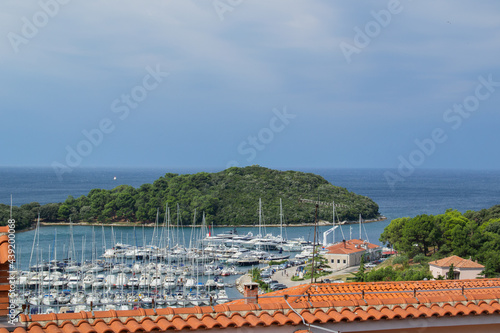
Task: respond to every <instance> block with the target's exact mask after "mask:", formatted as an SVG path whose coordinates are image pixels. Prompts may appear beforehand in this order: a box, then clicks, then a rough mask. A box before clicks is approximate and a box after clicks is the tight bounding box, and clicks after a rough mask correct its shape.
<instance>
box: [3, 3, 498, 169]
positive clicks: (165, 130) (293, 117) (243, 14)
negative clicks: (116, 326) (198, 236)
mask: <svg viewBox="0 0 500 333" xmlns="http://www.w3.org/2000/svg"><path fill="white" fill-rule="evenodd" d="M499 12H500V3H498V1H481V2H475V1H451V0H450V1H439V2H435V1H430V0H426V1H409V0H401V1H394V0H391V1H363V2H355V1H327V0H307V1H294V0H276V1H260V0H252V1H247V0H240V1H238V0H232V1H229V0H214V1H211V0H207V1H190V0H171V1H159V0H158V1H149V0H145V1H123V0H120V1H118V0H110V1H105V2H102V1H76V0H71V1H70V0H64V1H63V0H39V1H31V0H25V1H22V2H20V1H13V0H7V1H2V2H1V4H0V35H1V36H2V38H0V73H1V75H0V98H1V101H2V103H1V107H0V108H1V110H2V113H1V114H2V130H1V131H0V140H1V143H2V144H1V146H0V156H2V157H1V161H0V165H1V166H52V167H54V168H56V169H57V168H58V169H59V171H60V172H64V170H70V169H74V168H77V167H85V166H170V167H196V168H199V167H204V166H206V167H211V168H212V167H220V168H224V167H226V166H228V165H240V166H244V165H252V164H260V165H264V166H268V167H277V168H303V167H341V168H344V167H346V168H366V167H368V168H398V167H399V168H402V169H404V166H403V167H402V166H401V165H402V164H405V163H406V165H408V164H409V165H411V166H413V167H414V168H468V169H500V155H499V154H498V153H497V150H498V148H497V145H498V143H499V142H500V131H498V124H499V123H500V108H499V104H500V103H499V102H500V71H499V68H500V67H499V60H498V59H499V57H498V55H499V54H500V21H499V20H498V13H499ZM127 101H128V102H127ZM464 103H465V104H467V103H468V104H467V108H468V109H467V110H465V111H464V109H463V108H462V111H461V113H460V112H459V111H457V110H458V109H457V110H453V107H454V105H463V104H464ZM85 133H87V135H86V134H85ZM61 170H62V171H61ZM401 175H402V176H404V171H401Z"/></svg>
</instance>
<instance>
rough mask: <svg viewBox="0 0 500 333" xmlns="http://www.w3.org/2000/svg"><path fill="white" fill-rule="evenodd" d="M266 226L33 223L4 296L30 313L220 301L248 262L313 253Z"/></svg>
mask: <svg viewBox="0 0 500 333" xmlns="http://www.w3.org/2000/svg"><path fill="white" fill-rule="evenodd" d="M214 229H217V231H219V232H217V233H215V232H214ZM221 229H222V230H221ZM271 229H273V230H272V231H271V232H268V231H269V230H266V228H265V227H264V226H263V225H260V226H259V227H258V228H256V230H250V231H249V230H245V231H246V233H241V234H240V233H239V232H238V229H236V228H213V227H210V228H209V227H207V226H206V225H202V226H198V227H194V226H191V227H180V226H178V225H177V224H175V225H173V224H172V223H171V222H170V221H169V219H168V216H167V217H166V218H165V220H164V221H163V222H162V223H161V224H160V223H159V220H157V222H156V224H155V226H154V228H144V227H132V228H130V227H123V228H114V227H112V226H111V227H105V226H104V225H102V226H101V227H95V226H91V227H82V226H73V225H72V224H70V225H69V226H59V227H41V226H40V225H39V224H38V226H37V228H36V229H35V230H32V231H30V232H27V233H20V234H19V235H18V236H17V238H18V239H21V238H24V241H22V240H20V241H22V242H23V244H27V243H28V239H27V238H28V237H29V236H31V237H33V238H32V241H31V245H32V246H31V249H30V251H29V252H27V251H26V250H27V247H23V250H24V251H19V252H18V258H17V262H16V269H15V270H13V271H12V272H11V275H10V276H11V281H12V282H13V283H14V284H15V285H16V290H17V292H16V293H13V295H12V297H11V302H12V303H13V304H16V305H17V306H18V307H19V309H22V307H23V306H24V308H25V311H27V312H29V313H51V312H78V311H88V310H110V309H116V310H120V309H122V310H123V309H134V308H158V307H186V306H201V305H214V304H221V303H223V302H226V301H228V300H230V299H235V298H240V297H241V295H240V294H239V293H238V291H237V290H236V288H235V281H236V279H237V278H238V276H241V275H242V274H245V273H247V272H248V270H249V269H250V268H252V267H264V266H266V265H267V263H268V262H270V261H282V260H287V259H289V258H293V257H297V258H308V257H310V256H311V255H312V248H313V246H312V242H311V241H309V240H306V239H305V237H304V236H301V237H294V238H290V240H288V236H287V230H286V228H283V227H280V228H271ZM301 229H302V231H304V230H307V229H306V228H301ZM327 230H332V229H327ZM240 232H241V229H240ZM253 232H256V235H254V234H253ZM301 234H303V232H302V233H301ZM311 236H312V235H311ZM332 241H334V238H332Z"/></svg>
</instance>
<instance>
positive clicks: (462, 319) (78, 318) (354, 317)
mask: <svg viewBox="0 0 500 333" xmlns="http://www.w3.org/2000/svg"><path fill="white" fill-rule="evenodd" d="M252 302H253V303H252ZM499 302H500V279H481V280H459V281H455V280H444V281H417V282H414V281H410V282H407V281H404V282H373V283H340V284H335V283H334V284H312V285H309V284H307V285H300V286H297V287H293V288H288V289H285V290H280V291H277V292H273V293H269V294H265V295H260V296H259V297H258V298H252V299H241V300H237V301H233V302H229V303H226V304H222V305H215V306H204V307H191V308H164V309H138V310H130V311H114V310H111V311H101V312H99V311H96V312H80V313H67V314H45V315H32V316H27V315H21V316H20V319H21V322H22V324H21V325H22V327H18V328H16V330H15V331H14V332H16V333H25V332H30V333H45V332H47V333H125V332H153V331H158V332H164V331H182V330H186V331H188V330H203V331H205V330H218V329H225V332H246V331H247V329H251V331H254V330H255V331H262V332H263V331H273V332H294V331H299V330H304V329H311V331H314V332H321V331H325V329H326V330H331V331H340V332H354V331H356V332H376V331H381V330H383V331H384V332H391V331H393V330H394V332H396V331H397V330H398V329H402V328H405V329H407V332H413V331H412V329H418V328H420V330H419V331H418V332H434V331H432V330H430V329H431V328H435V327H441V328H444V327H447V328H450V327H453V331H454V332H462V331H461V329H462V328H463V327H465V328H467V327H469V326H470V325H474V327H475V328H478V326H477V325H481V329H473V331H482V332H483V331H484V332H490V331H491V332H498V331H499V330H500V326H499V325H500V303H499ZM309 325H312V326H309ZM468 325H469V326H468ZM318 326H319V327H321V329H318V328H317V327H318ZM314 327H316V329H314ZM410 327H411V329H409V328H410ZM460 327H462V328H460ZM469 328H470V327H469ZM242 329H243V330H242ZM422 329H423V330H422ZM446 331H447V330H443V329H441V330H440V331H439V332H446ZM6 332H7V330H6V329H4V328H0V333H6ZM415 332H417V331H415Z"/></svg>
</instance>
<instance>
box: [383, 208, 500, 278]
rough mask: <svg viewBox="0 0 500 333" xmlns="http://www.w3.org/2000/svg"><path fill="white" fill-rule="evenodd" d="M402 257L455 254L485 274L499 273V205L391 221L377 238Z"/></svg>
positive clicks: (435, 256) (490, 275) (493, 274)
mask: <svg viewBox="0 0 500 333" xmlns="http://www.w3.org/2000/svg"><path fill="white" fill-rule="evenodd" d="M380 241H381V242H383V243H386V244H389V245H392V246H393V247H394V249H396V250H397V251H399V252H400V253H401V254H403V255H406V256H408V257H409V258H414V259H418V260H421V259H422V256H430V255H432V256H433V257H434V258H436V259H437V258H440V257H445V256H449V255H452V254H455V255H457V256H460V257H463V258H469V257H470V258H472V260H477V261H478V262H479V263H481V264H483V265H485V271H484V274H485V276H486V277H492V276H496V275H498V273H500V205H496V206H493V207H491V208H489V209H483V210H481V211H479V212H473V211H467V212H466V213H465V214H462V213H460V212H459V211H456V210H451V209H449V210H447V211H446V212H445V213H444V214H441V215H435V216H433V215H418V216H416V217H414V218H409V217H403V218H398V219H395V220H392V221H391V223H390V224H389V225H388V226H387V227H386V228H385V229H384V232H383V233H382V234H381V235H380Z"/></svg>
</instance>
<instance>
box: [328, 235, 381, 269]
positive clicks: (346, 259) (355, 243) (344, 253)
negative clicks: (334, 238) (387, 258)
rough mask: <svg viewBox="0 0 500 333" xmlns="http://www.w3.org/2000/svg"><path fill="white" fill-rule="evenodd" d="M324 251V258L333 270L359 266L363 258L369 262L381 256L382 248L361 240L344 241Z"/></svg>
mask: <svg viewBox="0 0 500 333" xmlns="http://www.w3.org/2000/svg"><path fill="white" fill-rule="evenodd" d="M326 250H327V253H326V254H325V255H324V257H325V258H326V259H327V260H328V265H329V266H330V268H332V269H333V270H340V269H344V268H347V267H351V266H356V265H359V264H360V263H361V258H362V257H363V256H364V257H365V258H366V259H367V260H369V261H370V260H375V259H378V258H380V257H381V255H382V247H380V246H378V245H376V244H371V243H368V242H367V241H364V240H361V239H351V240H344V241H342V242H339V243H337V244H334V245H331V246H329V247H327V248H326Z"/></svg>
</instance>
